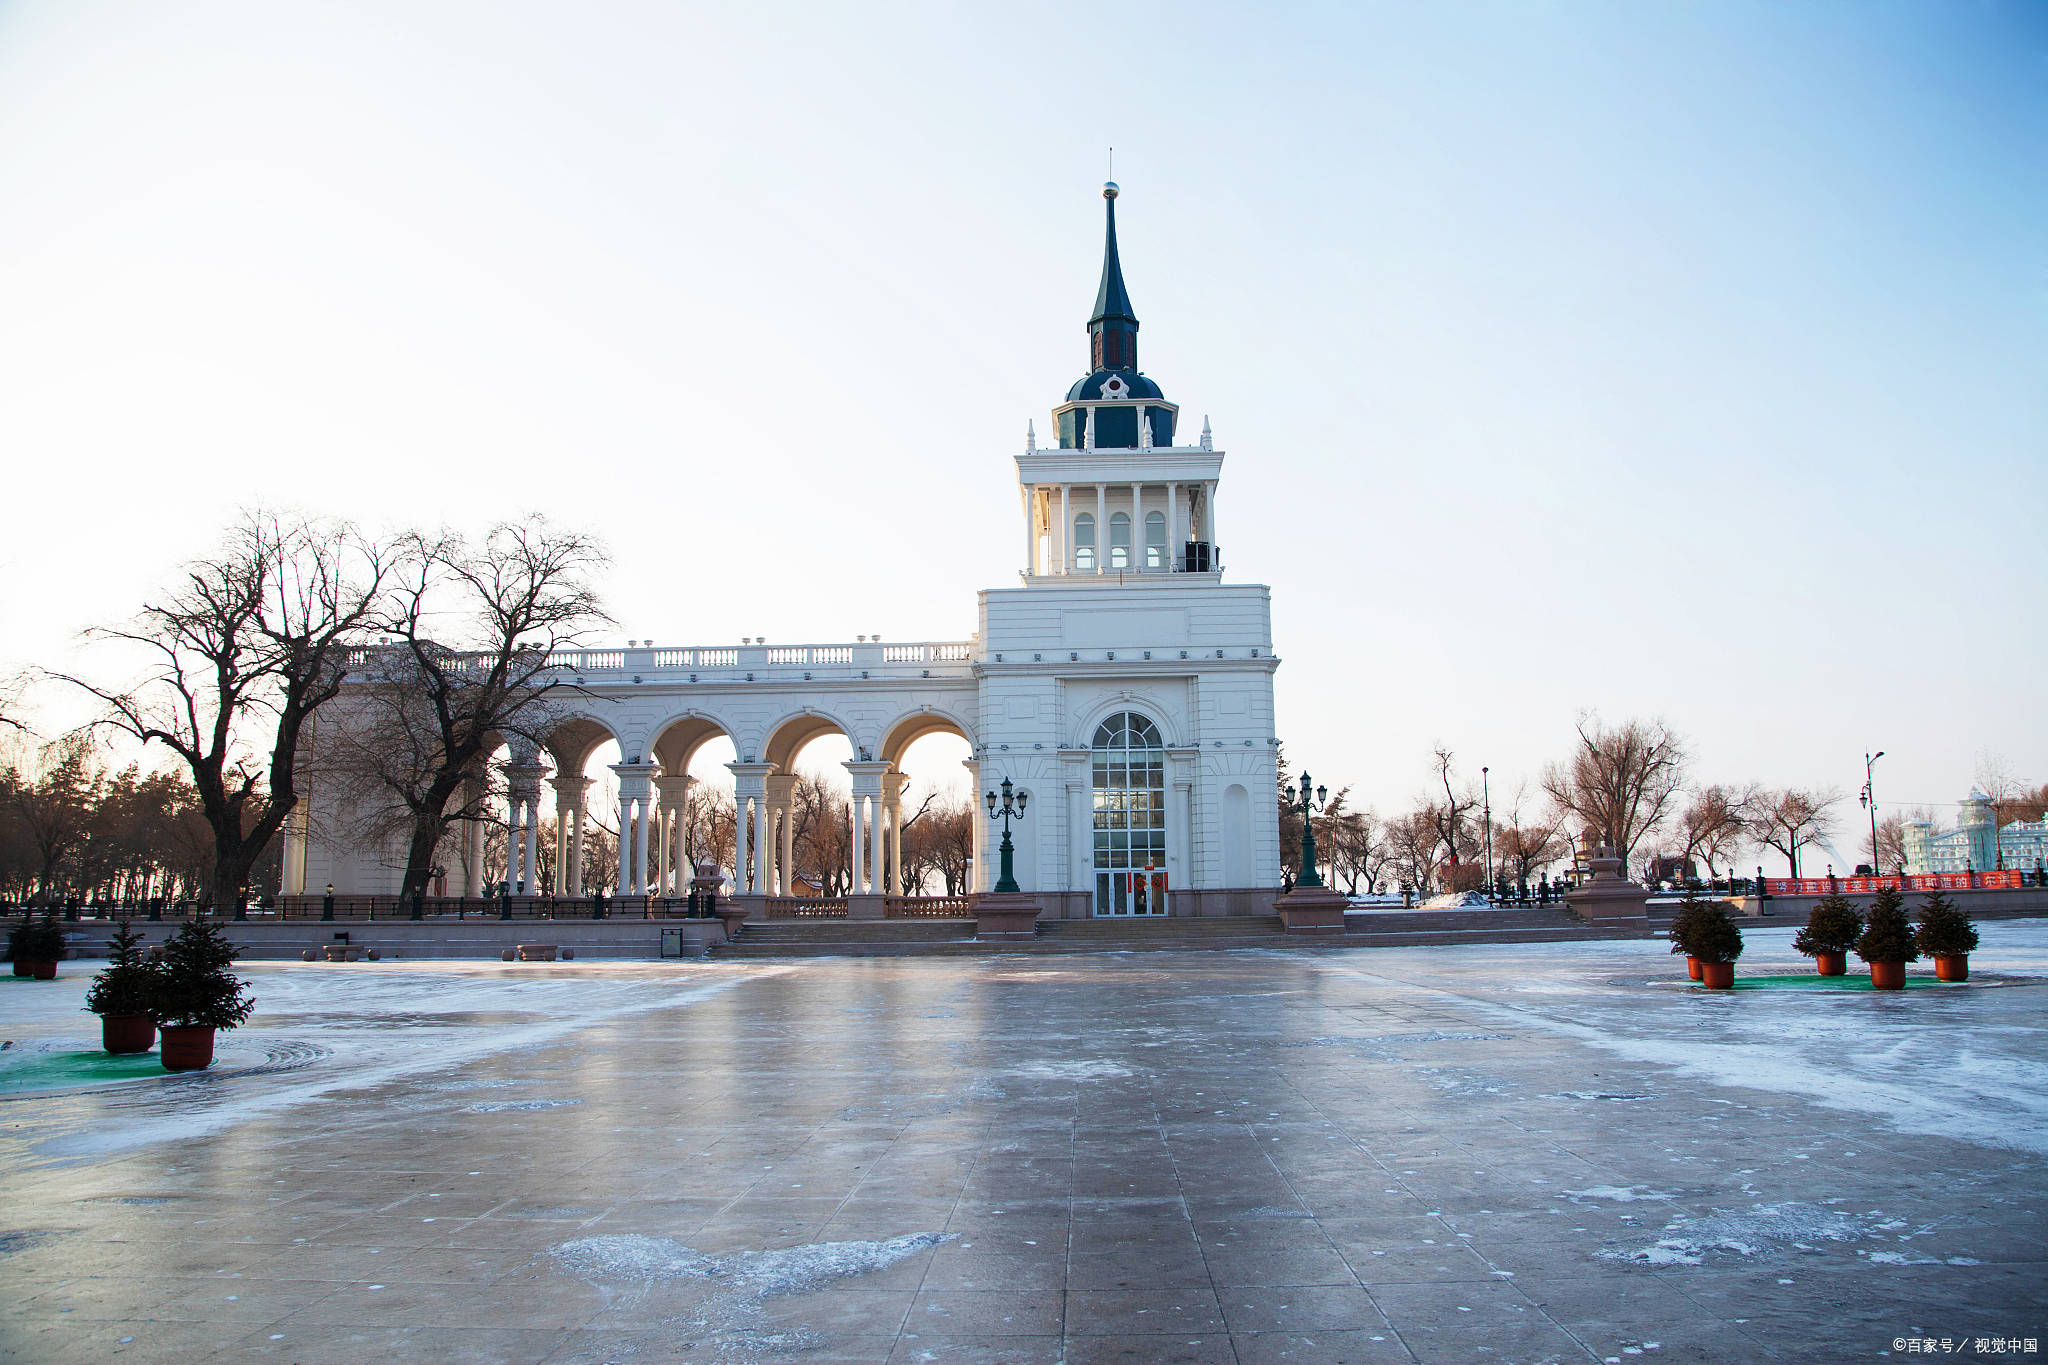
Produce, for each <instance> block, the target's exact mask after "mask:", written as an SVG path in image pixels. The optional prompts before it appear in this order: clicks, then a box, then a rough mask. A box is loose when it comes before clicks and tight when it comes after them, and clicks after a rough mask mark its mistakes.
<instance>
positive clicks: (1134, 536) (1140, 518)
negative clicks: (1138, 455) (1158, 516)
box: [1124, 483, 1145, 573]
mask: <svg viewBox="0 0 2048 1365" xmlns="http://www.w3.org/2000/svg"><path fill="white" fill-rule="evenodd" d="M1124 558H1125V560H1126V562H1127V563H1128V564H1129V565H1130V568H1131V571H1132V572H1133V573H1143V572H1144V571H1145V485H1144V484H1142V483H1134V484H1132V485H1131V548H1130V549H1129V550H1128V551H1126V552H1125V556H1124Z"/></svg>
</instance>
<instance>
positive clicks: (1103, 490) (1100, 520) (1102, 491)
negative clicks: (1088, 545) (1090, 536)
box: [1095, 483, 1109, 573]
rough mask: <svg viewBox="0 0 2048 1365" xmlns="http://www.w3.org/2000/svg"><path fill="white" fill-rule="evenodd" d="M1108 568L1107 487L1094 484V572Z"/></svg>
mask: <svg viewBox="0 0 2048 1365" xmlns="http://www.w3.org/2000/svg"><path fill="white" fill-rule="evenodd" d="M1108 568H1109V487H1108V485H1106V484H1099V483H1098V484H1096V485H1095V572H1097V573H1104V572H1106V571H1107V570H1108Z"/></svg>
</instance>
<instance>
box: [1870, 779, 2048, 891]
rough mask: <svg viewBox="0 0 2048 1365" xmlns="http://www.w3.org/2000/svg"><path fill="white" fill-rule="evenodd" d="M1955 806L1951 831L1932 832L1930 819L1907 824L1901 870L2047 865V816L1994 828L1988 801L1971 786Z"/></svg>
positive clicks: (1982, 869)
mask: <svg viewBox="0 0 2048 1365" xmlns="http://www.w3.org/2000/svg"><path fill="white" fill-rule="evenodd" d="M1959 804H1960V806H1961V808H1962V810H1961V814H1960V816H1959V817H1958V818H1957V820H1956V827H1955V828H1954V829H1951V830H1942V831H1938V832H1937V831H1936V829H1935V828H1934V824H1933V822H1932V821H1929V820H1909V821H1907V822H1906V829H1905V843H1906V871H1908V872H1989V871H1991V870H1993V869H1994V868H1999V867H2005V868H2018V869H2023V870H2026V871H2032V870H2033V869H2034V868H2036V867H2041V866H2044V865H2048V818H2043V819H2040V820H2035V821H2033V822H2032V823H2029V822H2027V821H2025V820H2015V821H2013V822H2012V823H2011V824H2009V825H2007V826H2005V828H2003V829H1999V828H1998V816H1997V813H1996V811H1995V810H1994V808H1993V807H1992V804H1991V798H1990V797H1988V796H1986V795H1985V794H1984V793H1983V792H1981V791H1978V790H1977V789H1976V788H1974V787H1973V788H1971V789H1970V794H1969V795H1968V796H1966V797H1964V798H1963V800H1962V801H1961V802H1960V803H1959Z"/></svg>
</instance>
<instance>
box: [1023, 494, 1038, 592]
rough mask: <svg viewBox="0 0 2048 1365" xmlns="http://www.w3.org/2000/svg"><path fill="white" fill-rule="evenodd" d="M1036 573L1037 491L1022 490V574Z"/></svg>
mask: <svg viewBox="0 0 2048 1365" xmlns="http://www.w3.org/2000/svg"><path fill="white" fill-rule="evenodd" d="M1037 572H1038V490H1037V489H1036V488H1032V487H1026V488H1025V490H1024V573H1025V575H1026V576H1027V577H1028V576H1029V575H1031V574H1035V573H1037Z"/></svg>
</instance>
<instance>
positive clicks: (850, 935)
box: [706, 919, 1029, 959]
mask: <svg viewBox="0 0 2048 1365" xmlns="http://www.w3.org/2000/svg"><path fill="white" fill-rule="evenodd" d="M1017 946H1020V945H1017V944H993V943H977V942H975V939H974V921H973V920H971V919H877V920H844V919H814V920H774V921H769V922H767V923H761V922H757V921H749V922H748V923H746V924H744V925H742V926H741V927H740V931H739V936H738V937H737V938H733V939H729V940H727V941H726V942H724V943H719V944H714V945H713V946H712V948H711V951H710V952H709V953H708V954H706V956H708V957H712V958H719V959H730V958H747V957H907V956H911V955H917V956H946V955H950V954H959V953H976V952H987V951H989V950H990V949H992V948H997V947H1017ZM1021 946H1029V945H1021Z"/></svg>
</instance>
